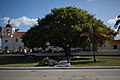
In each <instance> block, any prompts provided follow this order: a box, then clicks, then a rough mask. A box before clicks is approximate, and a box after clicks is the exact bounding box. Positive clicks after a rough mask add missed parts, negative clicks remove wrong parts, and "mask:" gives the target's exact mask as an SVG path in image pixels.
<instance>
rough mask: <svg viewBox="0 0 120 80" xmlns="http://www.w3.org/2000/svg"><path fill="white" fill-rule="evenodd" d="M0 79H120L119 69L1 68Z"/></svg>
mask: <svg viewBox="0 0 120 80" xmlns="http://www.w3.org/2000/svg"><path fill="white" fill-rule="evenodd" d="M0 80H120V69H87V70H86V69H82V70H81V69H77V70H71V69H68V70H2V71H0Z"/></svg>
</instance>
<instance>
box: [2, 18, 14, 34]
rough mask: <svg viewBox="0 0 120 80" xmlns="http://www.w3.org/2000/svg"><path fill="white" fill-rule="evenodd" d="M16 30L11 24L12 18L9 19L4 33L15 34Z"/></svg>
mask: <svg viewBox="0 0 120 80" xmlns="http://www.w3.org/2000/svg"><path fill="white" fill-rule="evenodd" d="M14 32H15V28H14V27H13V26H12V25H11V24H10V20H8V24H7V25H6V26H5V28H4V35H13V34H14Z"/></svg>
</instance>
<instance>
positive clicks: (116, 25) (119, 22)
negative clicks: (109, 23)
mask: <svg viewBox="0 0 120 80" xmlns="http://www.w3.org/2000/svg"><path fill="white" fill-rule="evenodd" d="M117 18H118V20H117V21H116V23H115V25H114V28H118V29H117V32H118V33H120V31H119V30H120V25H119V24H120V15H119V16H118V17H117Z"/></svg>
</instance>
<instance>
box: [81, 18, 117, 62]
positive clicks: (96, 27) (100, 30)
mask: <svg viewBox="0 0 120 80" xmlns="http://www.w3.org/2000/svg"><path fill="white" fill-rule="evenodd" d="M90 24H91V26H89V27H88V28H87V29H85V30H86V31H83V32H82V33H81V37H87V39H88V42H89V44H90V46H91V51H92V52H93V57H94V62H96V57H95V52H96V51H97V50H98V48H99V47H102V46H105V41H110V40H112V38H113V37H114V36H115V35H116V34H115V32H114V31H113V30H111V29H110V28H108V27H107V26H105V25H104V24H103V23H102V22H101V21H100V20H98V21H95V22H94V23H93V22H91V23H90Z"/></svg>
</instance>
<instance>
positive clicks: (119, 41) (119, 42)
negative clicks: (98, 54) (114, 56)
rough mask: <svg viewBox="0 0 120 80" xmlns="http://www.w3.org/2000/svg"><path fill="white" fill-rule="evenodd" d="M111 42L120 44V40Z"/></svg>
mask: <svg viewBox="0 0 120 80" xmlns="http://www.w3.org/2000/svg"><path fill="white" fill-rule="evenodd" d="M111 44H120V40H113V41H112V42H111Z"/></svg>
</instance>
